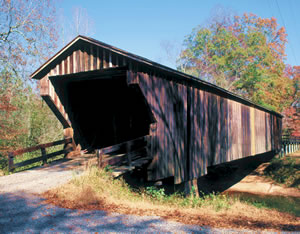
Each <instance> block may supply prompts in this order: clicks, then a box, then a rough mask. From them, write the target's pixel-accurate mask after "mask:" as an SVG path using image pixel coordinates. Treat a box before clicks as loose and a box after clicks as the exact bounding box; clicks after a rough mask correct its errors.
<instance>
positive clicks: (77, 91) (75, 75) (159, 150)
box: [31, 36, 282, 184]
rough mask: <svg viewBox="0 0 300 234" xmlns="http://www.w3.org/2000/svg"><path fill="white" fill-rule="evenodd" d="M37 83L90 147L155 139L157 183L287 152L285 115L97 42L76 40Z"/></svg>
mask: <svg viewBox="0 0 300 234" xmlns="http://www.w3.org/2000/svg"><path fill="white" fill-rule="evenodd" d="M31 77H32V78H33V79H37V80H40V94H41V96H42V98H43V99H44V100H45V102H46V103H47V104H48V105H49V107H50V108H51V110H52V111H53V112H54V114H55V115H56V117H57V118H58V119H59V121H60V122H61V123H62V125H63V127H64V129H65V131H64V132H65V134H73V132H74V140H75V143H76V144H77V145H78V144H80V145H81V147H82V148H88V147H89V148H92V149H99V148H102V147H105V146H110V145H114V144H118V143H120V142H124V141H128V140H131V139H135V138H138V137H142V136H146V135H150V144H149V150H148V152H149V154H150V156H151V158H152V160H151V163H150V164H149V166H148V170H149V173H148V179H149V180H160V179H164V178H169V177H174V182H175V183H176V184H178V183H181V182H184V181H188V180H192V179H194V178H198V177H200V176H202V175H204V174H206V173H207V167H209V166H212V165H216V164H220V163H223V162H229V161H232V160H236V159H240V158H244V157H248V156H253V155H257V154H262V153H266V152H274V153H275V152H276V151H278V150H279V149H280V136H281V120H282V116H281V115H280V114H278V113H276V112H274V111H270V110H267V109H265V108H263V107H261V106H258V105H256V104H254V103H252V102H250V101H248V100H245V99H243V98H241V97H239V96H238V95H236V94H233V93H231V92H228V91H226V90H224V89H222V88H220V87H217V86H215V85H213V84H210V83H208V82H205V81H203V80H201V79H198V78H195V77H193V76H189V75H187V74H184V73H181V72H179V71H176V70H174V69H171V68H168V67H166V66H163V65H161V64H158V63H155V62H153V61H150V60H148V59H145V58H143V57H140V56H137V55H134V54H131V53H128V52H126V51H124V50H120V49H118V48H115V47H113V46H110V45H108V44H105V43H102V42H100V41H97V40H94V39H92V38H88V37H85V36H78V37H76V38H75V39H74V40H72V41H71V42H70V43H69V44H67V45H66V46H65V47H64V48H63V49H61V50H60V51H59V52H58V53H57V54H56V55H54V56H53V57H52V58H51V59H49V60H48V61H47V62H46V63H45V64H43V65H42V66H41V67H40V68H38V69H37V70H36V71H35V72H34V73H33V74H32V75H31Z"/></svg>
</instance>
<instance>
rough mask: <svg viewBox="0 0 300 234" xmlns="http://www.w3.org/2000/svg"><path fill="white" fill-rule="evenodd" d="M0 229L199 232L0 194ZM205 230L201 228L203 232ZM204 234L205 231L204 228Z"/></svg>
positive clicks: (152, 218) (151, 220) (149, 219)
mask: <svg viewBox="0 0 300 234" xmlns="http://www.w3.org/2000/svg"><path fill="white" fill-rule="evenodd" d="M0 230H1V232H2V233H10V232H17V233H19V232H99V231H101V232H137V231H138V232H144V231H147V232H152V231H155V232H157V231H159V232H170V231H175V230H176V231H179V232H199V231H201V228H200V227H197V226H188V225H181V224H178V223H175V222H166V221H163V220H161V219H160V218H159V217H155V216H145V217H140V216H133V215H122V214H107V213H106V212H104V211H99V210H97V211H95V210H93V211H82V210H70V209H64V208H59V207H55V206H53V205H49V204H45V203H44V202H43V199H41V198H39V197H37V196H34V195H31V194H25V193H24V194H11V193H2V194H0ZM203 230H204V229H203ZM205 231H208V230H207V229H206V230H205Z"/></svg>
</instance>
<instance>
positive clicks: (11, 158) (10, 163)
mask: <svg viewBox="0 0 300 234" xmlns="http://www.w3.org/2000/svg"><path fill="white" fill-rule="evenodd" d="M14 169H15V167H14V153H12V152H9V153H8V171H9V172H11V171H13V170H14Z"/></svg>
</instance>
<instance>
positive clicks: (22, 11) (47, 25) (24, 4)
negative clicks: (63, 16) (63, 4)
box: [0, 0, 57, 78]
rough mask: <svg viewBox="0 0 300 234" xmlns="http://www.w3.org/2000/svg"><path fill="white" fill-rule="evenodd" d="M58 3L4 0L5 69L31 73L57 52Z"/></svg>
mask: <svg viewBox="0 0 300 234" xmlns="http://www.w3.org/2000/svg"><path fill="white" fill-rule="evenodd" d="M54 6H55V5H54V3H53V1H52V0H45V1H39V0H28V1H23V0H0V22H1V24H0V69H1V71H8V72H11V73H14V75H17V76H19V77H23V78H25V77H28V76H27V75H28V72H31V70H32V67H33V66H34V65H37V64H39V63H40V61H41V60H42V61H44V60H45V59H47V58H48V56H49V54H51V53H53V50H54V49H55V48H56V40H57V36H56V25H55V18H54V16H55V7H54ZM41 48H43V49H41ZM28 64H30V66H27V65H28Z"/></svg>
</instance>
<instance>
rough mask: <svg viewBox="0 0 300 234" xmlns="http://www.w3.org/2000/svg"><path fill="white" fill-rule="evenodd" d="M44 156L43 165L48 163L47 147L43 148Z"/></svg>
mask: <svg viewBox="0 0 300 234" xmlns="http://www.w3.org/2000/svg"><path fill="white" fill-rule="evenodd" d="M41 152H42V157H43V165H45V164H47V155H46V149H45V148H41Z"/></svg>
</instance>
